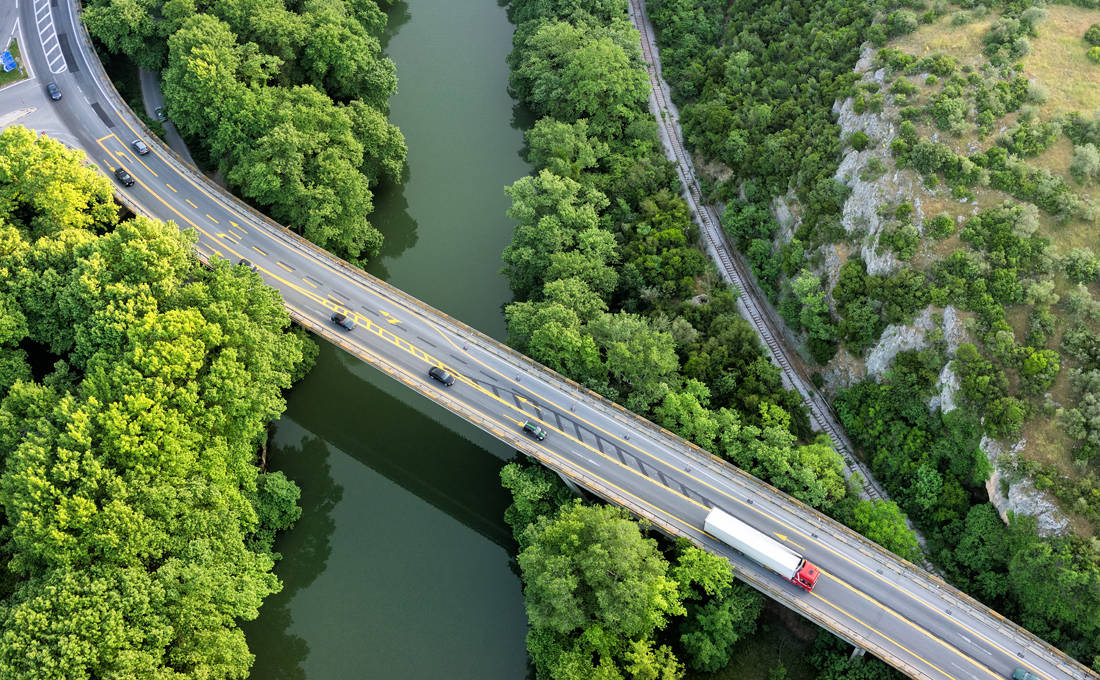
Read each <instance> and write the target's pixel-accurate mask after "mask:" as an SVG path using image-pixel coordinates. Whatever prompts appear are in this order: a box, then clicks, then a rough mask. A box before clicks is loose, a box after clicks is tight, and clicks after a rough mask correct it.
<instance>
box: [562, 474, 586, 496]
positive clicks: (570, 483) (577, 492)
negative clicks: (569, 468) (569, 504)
mask: <svg viewBox="0 0 1100 680" xmlns="http://www.w3.org/2000/svg"><path fill="white" fill-rule="evenodd" d="M558 477H560V478H561V481H563V482H565V485H566V486H567V487H569V490H570V491H572V492H573V494H574V495H576V496H580V497H581V498H584V489H582V488H581V487H579V486H577V483H576V482H574V481H573V480H572V479H570V478H569V477H568V476H567V475H564V474H562V473H560V472H559V473H558Z"/></svg>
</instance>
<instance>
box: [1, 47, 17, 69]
mask: <svg viewBox="0 0 1100 680" xmlns="http://www.w3.org/2000/svg"><path fill="white" fill-rule="evenodd" d="M0 64H3V65H4V73H7V72H8V71H14V70H15V57H13V56H11V51H10V50H8V51H5V52H4V53H3V54H0Z"/></svg>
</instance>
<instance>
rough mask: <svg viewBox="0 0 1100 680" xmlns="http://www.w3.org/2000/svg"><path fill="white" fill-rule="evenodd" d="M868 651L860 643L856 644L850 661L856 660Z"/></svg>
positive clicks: (849, 658)
mask: <svg viewBox="0 0 1100 680" xmlns="http://www.w3.org/2000/svg"><path fill="white" fill-rule="evenodd" d="M866 653H867V650H866V649H864V648H863V647H860V646H859V645H855V646H854V648H853V649H852V655H851V656H850V657H848V661H855V660H856V659H857V658H859V657H861V656H863V655H864V654H866Z"/></svg>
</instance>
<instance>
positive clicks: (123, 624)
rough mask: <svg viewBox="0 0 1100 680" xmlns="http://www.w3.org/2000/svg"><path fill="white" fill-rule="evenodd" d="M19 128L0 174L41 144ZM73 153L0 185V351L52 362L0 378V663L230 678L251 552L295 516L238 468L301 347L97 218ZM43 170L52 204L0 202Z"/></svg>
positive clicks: (181, 251)
mask: <svg viewBox="0 0 1100 680" xmlns="http://www.w3.org/2000/svg"><path fill="white" fill-rule="evenodd" d="M18 134H19V131H17V130H14V129H11V130H8V131H6V132H5V133H3V135H0V141H6V142H9V144H10V145H9V147H8V148H9V151H10V155H8V156H5V159H4V161H5V163H6V164H7V165H6V166H5V167H7V168H8V169H11V168H18V167H23V166H25V164H26V162H27V160H28V158H33V157H34V155H35V154H40V153H41V151H42V150H46V151H50V148H49V144H55V143H51V142H48V140H37V141H36V142H35V144H33V145H27V144H23V145H19V144H14V143H12V142H13V140H16V139H17V137H16V136H17V135H18ZM74 160H79V159H78V157H75V155H74V156H69V155H68V152H66V153H55V154H53V157H52V158H42V157H41V156H40V157H39V161H40V162H41V163H42V167H40V168H39V169H38V170H37V172H38V176H35V172H24V173H20V175H21V176H14V175H13V176H11V177H9V178H5V179H3V180H2V181H0V193H3V192H5V191H7V192H8V194H7V198H8V201H7V204H6V206H4V207H5V208H6V209H12V210H14V211H15V212H14V217H15V218H16V219H17V221H18V223H19V225H20V227H19V228H18V229H17V228H15V227H12V226H8V225H7V224H6V221H7V219H9V218H8V217H7V216H3V215H0V244H2V245H0V269H2V270H3V272H4V274H5V276H3V277H0V310H2V312H3V314H2V317H3V321H2V322H0V345H2V344H4V343H11V342H20V343H22V340H23V337H30V338H33V339H34V341H35V342H36V343H39V344H40V345H42V346H45V347H47V348H48V349H49V351H51V352H53V354H54V357H52V358H55V359H56V361H55V363H54V364H53V367H52V370H49V369H46V368H45V367H43V371H45V376H44V377H42V378H41V383H37V382H34V379H35V377H36V376H34V375H29V374H28V372H26V371H22V372H21V371H20V370H19V366H18V365H15V366H14V367H13V369H12V371H13V372H14V373H15V374H16V375H15V376H14V377H15V378H17V379H15V380H10V379H9V378H10V377H11V376H4V378H5V381H6V383H7V384H4V393H3V399H2V401H0V452H2V454H0V455H2V457H3V461H2V462H3V472H2V474H0V507H2V508H3V517H2V520H3V524H4V531H5V537H6V538H5V544H4V553H5V563H6V566H7V574H8V577H7V578H5V579H4V590H5V596H6V597H5V598H4V600H3V602H2V603H0V666H2V667H3V668H4V669H5V677H8V676H10V677H13V678H28V679H29V678H59V679H60V678H71V677H139V676H140V677H175V676H177V675H189V676H191V675H193V676H197V677H205V678H211V680H216V679H221V678H243V677H245V676H247V673H248V667H249V665H250V664H251V661H252V657H251V655H250V654H249V652H248V648H247V645H246V644H245V640H244V635H243V633H242V632H241V631H240V630H239V628H238V622H239V621H244V620H249V619H252V618H255V617H256V615H257V613H258V609H259V606H260V603H261V602H262V601H263V599H264V597H266V596H267V595H269V594H271V593H273V592H276V591H277V590H278V589H279V587H280V586H279V583H278V580H277V579H276V578H275V576H274V575H273V574H272V573H271V569H272V566H273V558H274V555H273V554H272V553H271V552H270V550H271V538H272V536H273V533H274V531H276V530H277V529H278V528H280V527H283V526H286V525H287V524H288V523H290V522H292V521H293V519H294V517H295V516H296V515H297V512H298V509H297V507H296V502H295V501H296V498H297V488H296V487H294V486H293V484H292V483H290V482H289V481H287V480H286V479H285V478H284V477H282V476H281V475H278V474H275V475H272V476H268V477H264V478H263V481H260V480H258V479H257V477H258V475H257V469H256V467H255V465H254V464H253V463H254V460H255V454H256V448H257V445H258V443H259V441H260V440H261V438H262V437H263V436H265V434H266V426H267V424H268V422H269V421H270V420H271V419H273V418H275V417H277V416H278V415H279V413H281V412H282V410H283V408H284V407H285V403H284V402H283V399H282V390H283V389H285V388H287V387H289V386H290V376H291V375H292V374H294V373H296V372H297V370H298V365H299V364H300V362H301V361H302V351H301V347H300V343H301V339H300V337H299V336H298V335H295V334H290V333H287V328H288V326H289V323H290V319H289V317H288V316H287V312H286V310H285V308H284V307H283V305H282V302H281V300H280V299H279V297H278V295H277V294H276V293H275V292H274V291H272V290H270V289H268V288H266V287H264V286H260V285H257V282H256V279H255V277H254V275H251V274H248V273H245V272H243V271H242V268H239V267H233V266H231V265H229V263H228V262H225V261H224V260H217V259H216V260H215V261H214V262H213V263H212V267H211V269H205V268H202V267H200V266H199V265H198V264H197V262H196V260H195V259H194V256H193V254H192V253H191V251H190V245H191V242H190V238H189V237H188V236H187V235H185V234H183V233H181V232H180V231H179V230H178V229H177V228H176V227H175V226H174V225H164V224H162V223H159V222H154V221H152V220H149V219H147V218H143V217H138V218H134V219H131V220H127V221H125V222H122V223H118V224H116V223H115V221H116V220H117V209H116V208H115V207H114V206H113V205H111V204H110V202H109V200H107V199H104V202H103V204H100V203H99V202H98V200H99V197H101V196H103V197H105V196H109V195H110V193H111V184H110V182H109V181H108V180H107V179H106V178H105V177H102V176H98V175H95V174H94V173H92V172H91V171H90V170H87V169H86V168H83V167H81V166H78V165H76V164H74V163H73V161H74ZM51 164H53V165H52V166H51ZM74 166H76V169H77V171H76V172H73V170H74ZM46 177H53V178H54V180H53V181H55V182H56V184H57V186H54V187H45V188H44V189H43V193H44V195H45V197H47V198H48V197H49V196H54V197H56V201H55V203H54V204H53V205H48V206H46V205H43V206H36V205H34V203H33V200H34V197H31V202H24V201H25V200H26V199H21V198H20V197H19V196H18V194H16V193H13V192H12V191H11V189H12V187H13V185H18V184H19V183H20V182H21V181H28V180H29V183H28V185H27V186H33V183H34V182H35V181H38V180H39V179H40V178H46ZM43 186H45V185H43ZM81 194H83V195H81ZM6 351H7V350H6V349H5V352H6ZM32 351H33V352H36V353H40V354H45V352H44V351H43V350H42V349H38V348H34V349H32ZM8 356H9V357H13V356H15V355H12V354H9V355H8ZM4 358H5V357H3V355H2V354H0V360H2V359H4ZM16 358H19V359H21V357H16Z"/></svg>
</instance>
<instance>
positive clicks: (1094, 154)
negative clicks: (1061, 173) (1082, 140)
mask: <svg viewBox="0 0 1100 680" xmlns="http://www.w3.org/2000/svg"><path fill="white" fill-rule="evenodd" d="M1069 172H1070V174H1071V175H1073V178H1074V179H1075V180H1077V181H1078V182H1080V183H1081V184H1088V183H1090V182H1092V181H1094V180H1095V179H1096V178H1097V177H1100V151H1098V150H1097V148H1096V145H1095V144H1092V143H1089V144H1082V145H1080V146H1074V147H1073V157H1072V158H1071V159H1070V162H1069Z"/></svg>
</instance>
